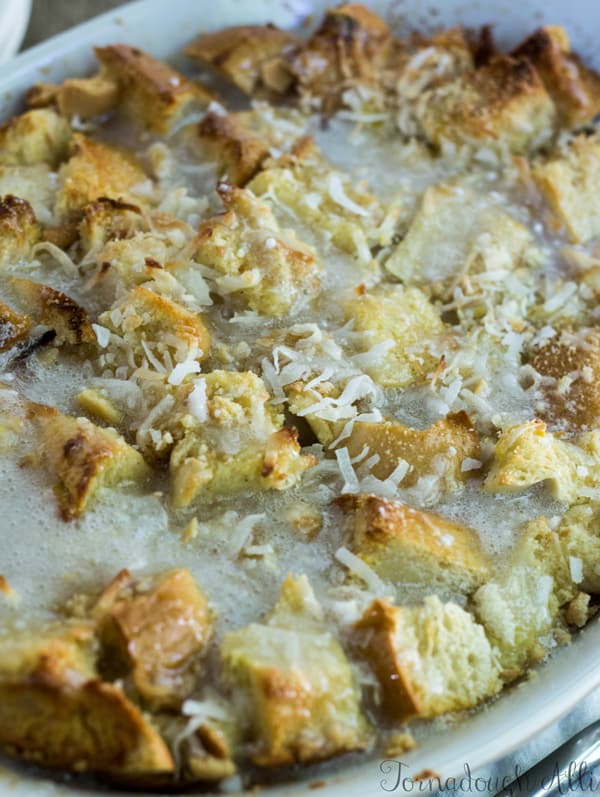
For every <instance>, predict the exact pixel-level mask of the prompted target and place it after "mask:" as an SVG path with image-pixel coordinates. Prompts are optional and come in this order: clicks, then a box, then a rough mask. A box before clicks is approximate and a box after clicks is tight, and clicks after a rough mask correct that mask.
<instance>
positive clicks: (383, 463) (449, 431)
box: [340, 412, 480, 490]
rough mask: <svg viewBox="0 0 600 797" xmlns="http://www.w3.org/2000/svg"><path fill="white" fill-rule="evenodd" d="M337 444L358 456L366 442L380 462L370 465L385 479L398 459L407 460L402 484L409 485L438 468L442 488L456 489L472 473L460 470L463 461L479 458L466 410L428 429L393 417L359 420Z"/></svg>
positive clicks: (378, 476)
mask: <svg viewBox="0 0 600 797" xmlns="http://www.w3.org/2000/svg"><path fill="white" fill-rule="evenodd" d="M340 445H342V446H343V445H346V446H347V447H348V452H349V454H350V457H356V456H358V455H359V454H360V453H361V451H363V449H364V447H365V445H367V446H369V456H371V455H372V454H378V455H379V462H377V463H376V464H374V465H373V467H372V468H371V473H372V474H373V475H374V476H376V477H377V478H378V479H386V478H387V477H388V476H389V475H390V474H391V473H392V471H393V470H394V468H396V466H397V465H398V462H399V461H400V460H404V461H405V462H407V463H408V464H409V466H410V468H409V470H408V472H407V474H406V476H405V477H404V479H402V481H401V485H402V487H412V486H413V485H415V484H416V483H417V481H418V480H419V479H420V478H421V477H422V476H428V475H431V474H433V473H436V470H437V468H438V467H439V468H440V473H441V476H440V481H441V483H442V484H443V485H444V487H445V489H449V490H452V489H456V488H457V487H458V486H459V485H460V484H461V483H462V482H464V481H466V480H467V479H468V478H469V477H470V476H472V475H473V474H472V471H467V472H463V471H462V470H461V465H462V462H463V460H464V459H467V458H468V459H479V457H480V447H479V435H478V433H477V431H476V430H475V428H474V427H473V424H472V423H471V420H470V418H469V416H468V415H467V413H466V412H457V413H453V414H450V415H447V416H446V417H445V418H442V419H440V420H439V421H436V422H435V423H434V424H433V425H432V426H430V427H429V428H427V429H411V428H410V427H408V426H403V425H402V424H401V423H399V422H398V421H395V420H384V421H382V422H380V423H374V422H362V421H359V422H357V423H355V424H354V428H353V430H352V433H351V434H350V437H349V438H348V440H347V441H346V440H343V441H342V442H341V443H340Z"/></svg>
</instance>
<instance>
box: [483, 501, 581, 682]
mask: <svg viewBox="0 0 600 797" xmlns="http://www.w3.org/2000/svg"><path fill="white" fill-rule="evenodd" d="M501 565H502V566H500V567H498V568H497V570H496V572H495V574H494V576H493V578H491V579H490V580H489V581H488V582H487V583H486V584H484V585H483V586H481V587H480V588H479V589H478V590H477V592H476V593H475V595H474V596H473V599H472V608H473V611H474V612H475V616H476V617H477V620H478V621H479V622H480V623H481V624H482V625H483V626H484V627H485V630H486V634H487V636H488V639H489V640H490V643H491V644H492V647H493V649H494V653H495V656H496V660H497V662H498V663H499V665H500V666H501V668H502V678H503V679H504V680H505V681H511V680H513V679H514V678H516V677H518V676H519V675H520V674H521V673H522V672H523V670H524V669H525V668H527V667H529V666H530V665H532V664H534V663H536V662H537V661H539V660H540V659H541V658H543V657H544V656H545V655H546V653H547V652H548V650H549V649H551V648H552V647H554V640H553V639H552V631H553V629H555V628H556V627H557V625H558V624H559V623H560V616H559V608H560V607H561V606H564V605H565V604H566V603H568V602H569V601H571V599H573V598H574V596H575V594H576V592H577V588H576V587H575V585H574V584H573V580H572V577H571V571H570V567H569V564H568V561H567V557H566V555H565V552H564V551H563V550H562V549H561V541H560V539H559V536H558V534H557V533H556V532H555V531H553V530H552V529H551V528H550V527H549V525H548V522H547V521H546V519H545V518H544V517H540V518H537V519H536V520H534V521H532V522H531V523H528V524H527V525H526V526H525V527H524V528H523V529H522V530H521V531H520V534H519V535H518V538H517V541H516V545H515V547H514V548H513V549H512V551H510V552H509V555H508V556H507V557H506V559H505V561H504V562H503V563H501Z"/></svg>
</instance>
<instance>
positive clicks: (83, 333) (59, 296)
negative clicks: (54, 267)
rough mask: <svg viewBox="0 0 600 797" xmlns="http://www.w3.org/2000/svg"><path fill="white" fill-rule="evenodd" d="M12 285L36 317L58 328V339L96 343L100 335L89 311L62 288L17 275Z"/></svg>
mask: <svg viewBox="0 0 600 797" xmlns="http://www.w3.org/2000/svg"><path fill="white" fill-rule="evenodd" d="M11 285H12V287H13V289H14V291H15V293H16V295H17V296H18V297H19V298H20V299H21V300H22V301H23V303H24V305H25V306H26V307H27V308H28V309H29V311H30V313H31V316H32V318H33V320H34V321H35V322H36V323H38V324H43V325H44V326H46V327H49V328H50V329H52V330H54V332H56V338H55V341H56V342H57V343H58V344H59V345H62V344H63V343H68V344H71V345H73V346H78V345H80V344H82V343H89V344H95V343H96V335H95V334H94V330H93V329H92V325H91V322H90V319H89V316H88V314H87V311H86V310H85V309H84V308H83V307H81V306H80V305H78V304H77V302H76V301H75V300H74V299H71V297H70V296H67V295H66V294H64V293H61V291H57V290H55V289H54V288H50V287H49V286H48V285H41V284H40V283H38V282H32V281H31V280H28V279H23V278H16V277H15V278H14V279H12V280H11Z"/></svg>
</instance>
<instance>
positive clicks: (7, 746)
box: [0, 624, 175, 780]
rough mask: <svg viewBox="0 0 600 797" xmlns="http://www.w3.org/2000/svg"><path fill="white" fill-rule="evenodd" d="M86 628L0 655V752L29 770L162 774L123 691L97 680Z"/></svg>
mask: <svg viewBox="0 0 600 797" xmlns="http://www.w3.org/2000/svg"><path fill="white" fill-rule="evenodd" d="M94 657H95V651H94V643H93V637H92V628H91V627H90V626H89V625H86V624H81V625H72V626H66V627H64V628H59V629H50V630H49V631H46V632H43V631H42V632H41V633H39V632H38V633H36V634H31V633H29V634H23V635H21V636H17V637H13V638H11V639H10V640H8V641H6V642H4V643H3V646H2V653H1V654H0V746H1V747H2V749H3V750H4V751H5V752H7V753H9V754H11V755H17V756H19V757H22V758H27V759H30V760H32V761H35V762H36V763H39V764H42V765H45V766H50V767H59V768H61V769H67V770H78V771H92V772H99V773H104V774H111V775H115V776H118V777H126V778H129V777H131V778H136V779H141V780H143V779H144V778H145V777H152V776H157V775H164V774H169V773H172V772H173V771H174V768H175V766H174V762H173V759H172V757H171V754H170V753H169V751H168V749H167V747H166V745H165V743H164V742H163V740H162V739H161V737H160V736H159V734H158V733H157V731H156V730H155V729H154V728H153V727H152V726H151V725H150V723H149V722H148V720H147V719H146V718H145V717H144V716H143V715H142V714H141V712H140V711H139V709H138V708H137V707H136V706H135V705H134V704H133V703H131V702H130V701H129V700H128V699H127V697H126V696H125V694H124V693H123V691H122V690H121V689H120V688H119V687H117V686H114V685H113V684H110V683H104V682H102V681H101V680H99V678H98V676H97V673H96V671H95V668H94Z"/></svg>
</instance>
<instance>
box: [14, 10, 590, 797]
mask: <svg viewBox="0 0 600 797" xmlns="http://www.w3.org/2000/svg"><path fill="white" fill-rule="evenodd" d="M215 13H216V11H215ZM219 13H220V12H219ZM210 20H212V16H211V17H210ZM232 21H234V22H239V23H242V24H238V25H235V26H234V27H231V28H226V29H223V30H215V29H211V25H210V24H209V17H208V16H207V17H206V19H204V20H203V19H200V18H199V17H198V15H197V14H191V15H190V17H189V19H186V20H184V22H185V25H184V27H183V28H182V30H183V29H184V28H185V29H187V30H188V35H189V40H190V43H189V44H188V45H187V47H186V48H185V51H184V53H183V54H181V57H180V58H179V59H178V60H177V61H174V64H175V63H177V68H175V66H174V65H171V64H170V63H166V62H164V61H160V60H158V59H157V58H155V56H154V54H153V53H150V52H144V51H142V50H140V49H138V48H137V47H135V41H134V42H131V41H130V42H121V43H110V42H106V41H103V42H100V43H99V44H100V46H98V47H97V48H96V49H95V51H94V53H95V56H96V59H97V61H98V66H97V67H96V68H95V69H94V68H92V69H91V70H90V72H89V73H88V74H87V75H78V74H70V75H69V76H68V78H67V79H66V80H65V81H64V82H63V83H61V84H60V85H59V84H49V83H45V84H44V83H40V84H38V85H36V86H34V87H33V88H32V89H31V90H30V91H29V92H28V94H27V96H26V97H25V98H24V100H25V105H24V106H23V111H22V112H21V113H17V114H16V115H15V116H14V117H13V118H11V119H7V120H5V121H3V124H2V125H1V126H0V532H1V536H2V545H1V546H0V638H1V640H2V641H1V644H0V750H1V751H2V752H3V753H8V754H9V755H12V756H14V757H17V758H21V759H25V760H31V761H34V762H36V763H37V764H39V765H41V766H47V767H53V768H55V769H59V770H62V771H63V772H67V773H69V777H71V778H77V773H78V772H87V773H91V774H93V775H94V776H99V777H102V778H103V779H106V780H107V781H111V782H112V783H115V782H118V785H119V787H121V786H123V785H126V786H131V787H133V788H136V789H145V790H155V791H156V790H159V791H161V792H163V791H171V790H177V789H181V788H192V789H196V790H197V789H198V788H201V787H204V786H207V787H210V788H213V789H219V790H221V791H223V792H224V793H225V792H236V793H237V792H239V791H240V790H244V789H246V788H254V787H256V788H260V786H261V785H263V783H264V784H267V783H272V782H274V781H277V782H283V781H286V780H290V779H299V778H303V777H308V773H311V777H312V776H313V775H315V771H316V770H315V769H313V767H315V766H318V767H319V770H318V772H319V775H318V778H319V779H320V778H321V772H322V773H323V777H329V774H328V773H329V772H330V771H333V767H334V766H336V765H337V766H342V765H343V764H344V762H345V761H353V762H356V763H357V765H359V764H360V763H361V762H365V765H366V766H367V767H369V766H371V764H370V763H368V761H367V759H368V757H369V756H379V757H381V755H382V753H383V752H384V751H387V752H386V755H388V754H392V752H391V751H396V752H397V750H398V748H399V746H402V745H404V744H406V743H407V738H406V735H407V727H406V724H407V723H411V726H410V732H411V734H413V735H414V738H415V742H416V743H417V744H419V743H420V742H421V740H422V739H424V738H427V736H428V735H429V736H431V734H432V733H433V734H435V733H436V728H438V727H439V723H440V722H441V723H443V724H444V726H446V725H447V726H451V725H452V724H455V723H458V722H459V721H461V720H463V719H465V715H466V714H467V712H473V711H474V710H476V709H477V708H478V707H479V706H483V705H484V704H487V703H488V702H491V701H494V700H496V699H498V698H499V696H500V694H501V692H502V690H503V689H504V687H505V686H506V687H507V688H513V687H512V686H510V685H511V684H515V685H516V684H517V683H522V684H523V687H522V689H523V692H522V696H523V699H525V700H526V699H527V688H528V687H527V686H526V685H525V682H526V681H527V680H528V679H529V677H530V676H531V672H532V668H534V667H536V666H537V665H538V664H539V663H540V662H542V661H543V660H544V659H545V658H546V657H548V656H550V655H560V653H559V652H557V648H558V647H559V646H561V645H565V644H567V643H568V642H569V641H570V639H571V637H572V635H574V634H576V633H578V632H579V629H581V628H583V627H584V626H585V625H586V624H588V623H589V621H590V619H591V618H593V617H594V616H595V614H596V612H597V607H598V595H599V594H600V576H599V573H600V543H599V540H600V400H599V398H598V390H597V381H598V379H597V377H598V376H599V375H600V366H599V365H598V363H599V362H600V361H599V359H598V335H599V327H598V308H597V304H598V301H597V300H598V296H600V210H599V208H600V204H599V203H600V189H599V188H598V186H599V185H600V181H599V180H598V179H597V178H598V174H599V171H600V146H599V143H598V131H597V126H596V123H595V121H594V119H595V116H596V114H597V113H598V111H599V110H600V93H599V87H600V77H599V76H598V74H596V72H594V70H593V69H592V66H591V65H590V64H587V63H586V62H585V60H584V59H583V58H582V57H580V55H578V53H577V47H576V46H574V44H575V43H573V44H572V43H571V42H569V39H568V34H567V31H565V30H563V29H562V28H559V27H556V26H545V27H542V28H540V29H538V30H536V31H533V32H531V33H530V35H529V36H526V35H523V36H521V37H517V38H516V39H515V40H516V41H519V39H520V40H521V43H520V44H518V45H517V46H516V47H515V48H514V49H513V50H512V51H511V52H505V51H503V50H502V49H501V48H500V47H499V46H498V45H497V44H496V42H494V40H493V37H492V34H491V29H492V28H491V27H487V28H486V29H484V30H483V31H482V32H481V33H480V34H479V35H477V33H476V32H473V31H469V30H466V29H463V28H461V27H458V26H455V27H452V28H448V29H446V30H436V29H434V28H433V27H432V28H431V29H426V30H423V31H413V32H410V33H409V32H408V31H409V30H412V23H411V24H410V25H409V24H407V25H404V26H398V25H397V24H396V22H397V19H396V18H392V15H390V16H389V17H388V16H385V17H383V16H380V15H379V14H377V13H376V12H375V10H374V6H373V7H371V6H369V7H366V6H362V5H360V4H357V3H344V4H342V5H341V6H339V7H337V8H331V9H329V10H327V12H326V13H325V14H324V16H323V18H322V19H315V20H313V22H314V24H313V25H312V26H311V28H310V32H307V31H306V30H300V31H293V30H287V29H281V28H278V27H276V26H274V25H271V24H265V25H260V24H243V23H244V22H246V21H248V18H247V19H243V18H236V19H235V20H232ZM253 21H254V22H255V21H256V18H254V20H253ZM489 21H490V23H493V22H494V19H493V18H490V20H489ZM126 30H127V29H126V28H123V31H126ZM399 30H400V34H399V32H398V31H399ZM130 33H131V32H130ZM123 35H125V34H123ZM134 38H135V37H134ZM115 574H116V575H115ZM583 633H586V631H583ZM435 718H441V719H439V720H435ZM430 720H434V722H433V723H431V722H430ZM333 759H335V760H336V761H337V762H338V763H337V764H336V763H333V764H331V765H330V764H329V763H328V762H329V761H330V760H333ZM330 766H331V767H332V769H331V770H329V769H328V767H330ZM321 768H322V769H321ZM315 777H316V776H315ZM313 785H314V784H313ZM317 785H318V784H317ZM76 788H77V784H76ZM298 788H301V787H300V786H299V787H298Z"/></svg>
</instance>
